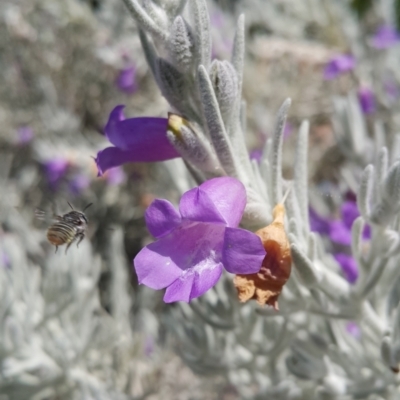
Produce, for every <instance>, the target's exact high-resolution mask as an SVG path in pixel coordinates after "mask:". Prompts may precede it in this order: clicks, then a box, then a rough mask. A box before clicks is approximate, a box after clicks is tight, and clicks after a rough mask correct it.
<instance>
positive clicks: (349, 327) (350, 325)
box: [346, 321, 361, 339]
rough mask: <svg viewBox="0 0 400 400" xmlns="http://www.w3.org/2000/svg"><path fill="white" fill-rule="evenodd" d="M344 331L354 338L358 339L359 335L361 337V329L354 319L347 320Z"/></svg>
mask: <svg viewBox="0 0 400 400" xmlns="http://www.w3.org/2000/svg"><path fill="white" fill-rule="evenodd" d="M346 331H347V332H348V333H350V335H351V336H353V337H355V338H356V339H360V337H361V329H360V327H359V326H358V324H357V323H356V322H354V321H349V322H347V324H346Z"/></svg>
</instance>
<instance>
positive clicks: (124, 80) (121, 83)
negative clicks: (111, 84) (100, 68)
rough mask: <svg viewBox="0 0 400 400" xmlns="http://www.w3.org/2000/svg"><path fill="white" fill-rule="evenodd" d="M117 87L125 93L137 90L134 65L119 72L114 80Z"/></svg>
mask: <svg viewBox="0 0 400 400" xmlns="http://www.w3.org/2000/svg"><path fill="white" fill-rule="evenodd" d="M116 85H117V87H118V88H119V89H120V90H121V91H122V92H125V93H127V94H133V93H135V92H136V90H137V83H136V68H135V67H134V66H131V67H128V68H125V69H123V70H121V71H120V72H119V75H118V77H117V80H116Z"/></svg>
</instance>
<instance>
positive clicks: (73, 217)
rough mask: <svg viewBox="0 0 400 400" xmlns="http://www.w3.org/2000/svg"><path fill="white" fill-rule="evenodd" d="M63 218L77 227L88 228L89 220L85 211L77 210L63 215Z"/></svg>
mask: <svg viewBox="0 0 400 400" xmlns="http://www.w3.org/2000/svg"><path fill="white" fill-rule="evenodd" d="M63 220H64V221H66V222H68V223H70V224H72V225H74V226H75V227H77V228H82V230H84V229H85V228H86V226H87V224H88V222H89V221H88V219H87V217H86V215H85V214H84V213H83V212H81V211H75V210H74V211H70V212H69V213H67V214H65V215H63Z"/></svg>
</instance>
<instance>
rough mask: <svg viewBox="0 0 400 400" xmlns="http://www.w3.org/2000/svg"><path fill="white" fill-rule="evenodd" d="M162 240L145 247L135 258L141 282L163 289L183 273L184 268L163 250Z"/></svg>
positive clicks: (134, 262) (134, 261)
mask: <svg viewBox="0 0 400 400" xmlns="http://www.w3.org/2000/svg"><path fill="white" fill-rule="evenodd" d="M160 242H162V240H159V241H158V242H155V243H151V244H149V245H148V246H146V247H144V248H143V249H142V250H140V252H139V253H138V254H137V256H136V257H135V259H134V260H133V264H134V266H135V271H136V274H137V276H138V280H139V283H140V284H144V285H146V286H148V287H150V288H152V289H163V288H165V287H167V286H169V285H170V284H171V283H172V282H174V281H175V280H176V279H177V278H179V277H180V276H181V275H182V269H180V268H179V267H178V266H177V265H176V264H175V263H174V262H173V261H172V260H171V258H170V257H169V256H168V255H167V254H165V252H163V251H162V250H163V248H162V247H163V246H162V243H161V245H160ZM160 250H161V251H160Z"/></svg>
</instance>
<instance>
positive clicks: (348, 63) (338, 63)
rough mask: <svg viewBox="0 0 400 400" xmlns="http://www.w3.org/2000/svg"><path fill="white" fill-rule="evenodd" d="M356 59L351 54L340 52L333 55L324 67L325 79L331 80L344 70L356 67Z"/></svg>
mask: <svg viewBox="0 0 400 400" xmlns="http://www.w3.org/2000/svg"><path fill="white" fill-rule="evenodd" d="M355 64H356V61H355V59H354V57H353V56H352V55H350V54H338V55H336V56H334V57H332V58H331V59H330V60H329V62H328V63H327V64H326V66H325V69H324V79H325V80H327V81H329V80H332V79H335V78H337V77H338V76H339V75H340V74H343V73H344V72H348V71H351V70H352V69H354V67H355Z"/></svg>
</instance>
